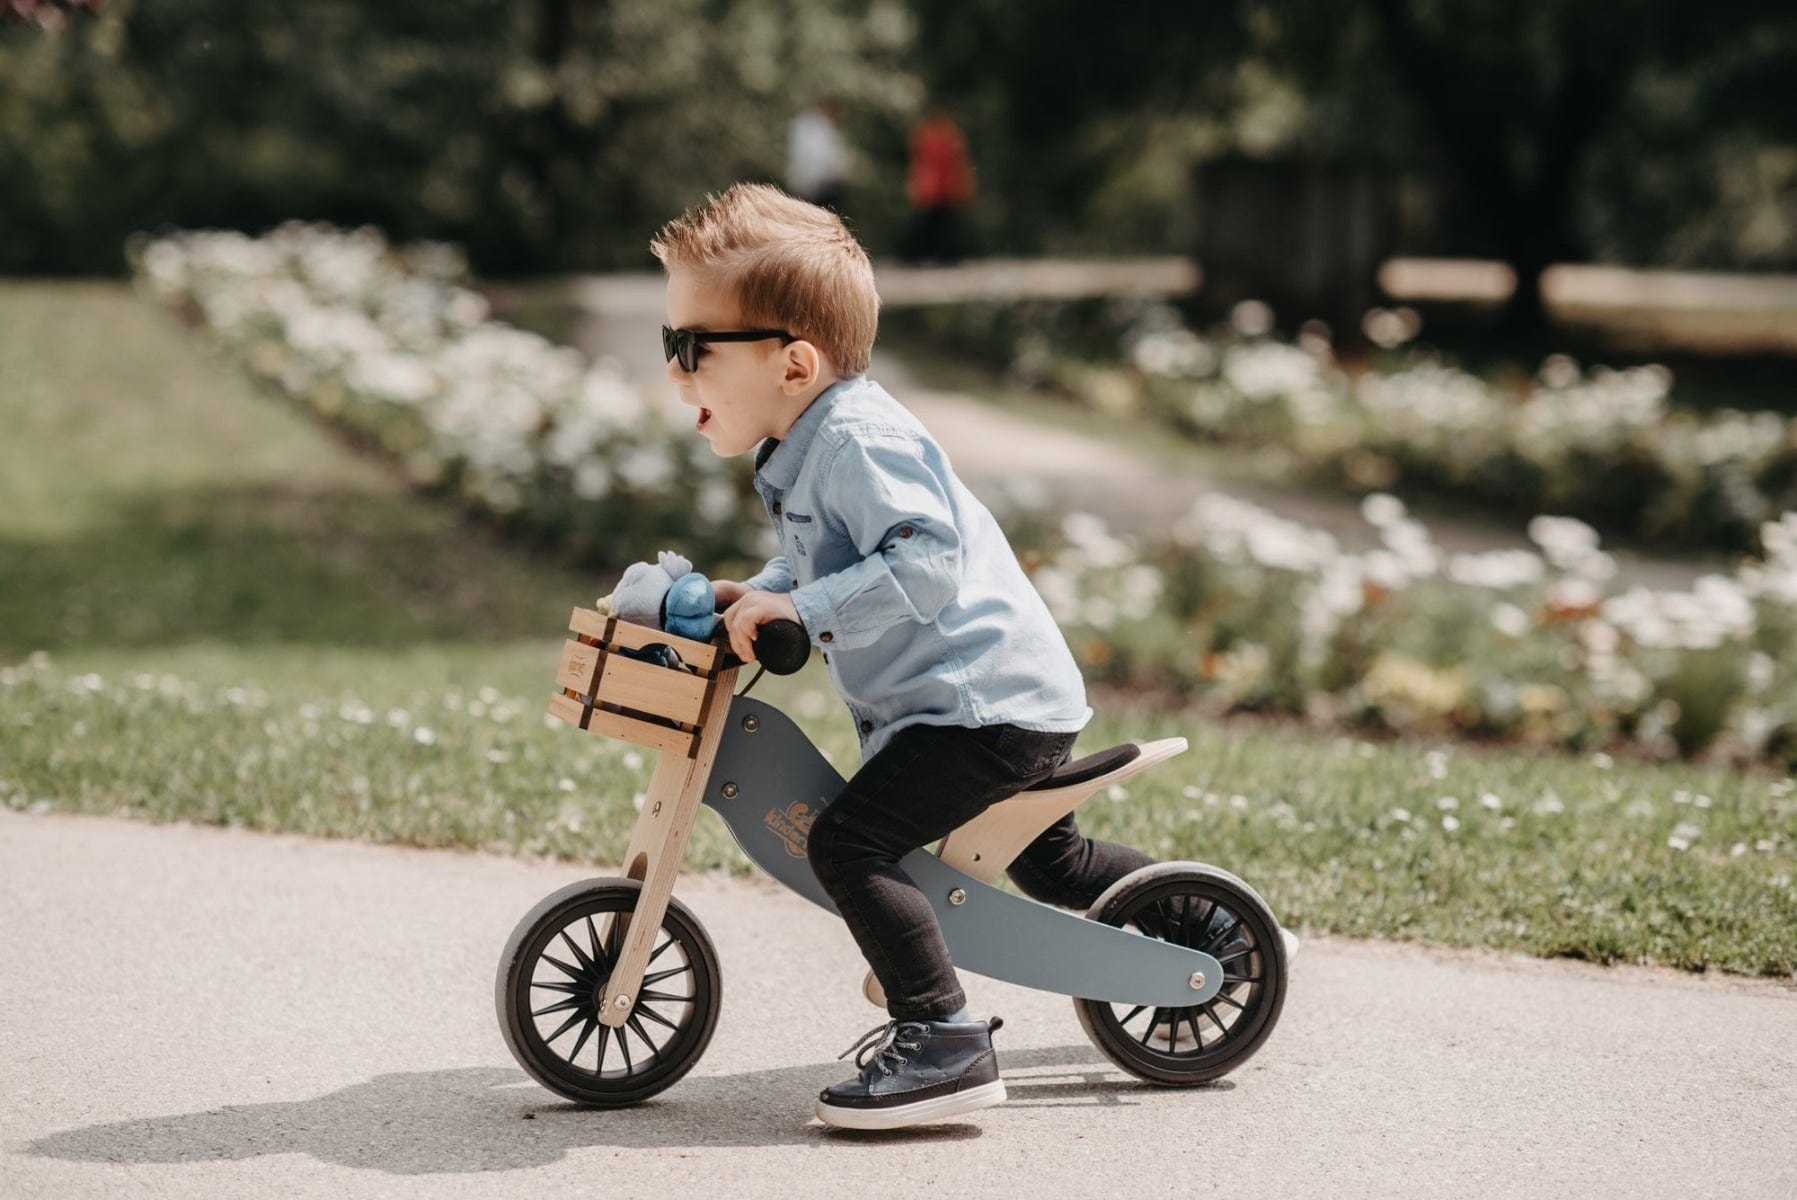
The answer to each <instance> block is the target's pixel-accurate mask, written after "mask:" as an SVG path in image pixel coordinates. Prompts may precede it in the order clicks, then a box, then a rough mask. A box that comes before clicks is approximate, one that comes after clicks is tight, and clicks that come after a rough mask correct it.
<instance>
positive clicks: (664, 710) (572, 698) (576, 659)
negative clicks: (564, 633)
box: [549, 608, 723, 758]
mask: <svg viewBox="0 0 1797 1200" xmlns="http://www.w3.org/2000/svg"><path fill="white" fill-rule="evenodd" d="M568 628H569V629H571V630H573V631H574V634H575V636H574V638H573V639H571V640H569V641H567V642H564V643H562V658H561V663H560V665H559V666H558V667H557V668H556V672H555V685H556V689H557V690H556V693H555V695H554V696H552V697H550V699H549V713H550V715H551V716H555V717H559V718H561V719H562V720H564V721H566V722H568V724H570V725H574V726H577V727H579V728H581V729H584V730H586V731H587V732H589V733H599V734H604V735H605V736H607V737H616V738H623V739H624V740H625V741H627V742H635V743H636V744H637V745H639V746H647V747H649V748H651V749H654V750H672V751H674V752H675V753H677V754H679V755H680V756H681V757H683V758H696V757H697V756H698V753H699V736H700V734H701V733H702V732H703V731H702V729H701V728H700V716H701V714H702V713H703V712H704V711H705V702H706V697H707V695H708V693H709V692H710V690H711V687H712V685H713V683H714V681H715V680H716V678H717V673H718V671H717V668H718V662H719V660H720V656H721V655H722V652H723V651H722V648H721V647H719V646H714V645H711V644H710V643H708V642H697V641H694V640H693V639H691V638H684V637H680V636H678V635H676V634H672V633H667V632H664V631H663V630H660V629H654V628H651V627H650V626H647V625H638V624H636V623H634V622H632V621H625V620H622V619H620V618H618V617H615V616H605V615H602V614H600V613H598V612H595V611H594V610H593V609H590V608H576V609H575V610H574V615H573V616H572V617H570V618H569V619H568ZM654 642H661V643H665V644H666V645H669V646H672V647H673V648H674V650H675V651H676V652H677V653H678V654H679V655H680V658H681V661H682V662H683V663H685V664H686V666H687V667H689V668H691V669H690V670H681V669H679V668H674V667H664V666H661V665H660V664H658V663H652V662H645V661H643V660H642V659H638V658H631V657H630V656H629V655H627V654H619V653H616V651H618V650H636V649H640V648H641V647H643V646H647V645H649V644H651V643H654Z"/></svg>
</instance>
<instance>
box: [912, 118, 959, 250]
mask: <svg viewBox="0 0 1797 1200" xmlns="http://www.w3.org/2000/svg"><path fill="white" fill-rule="evenodd" d="M910 153H911V169H910V172H909V174H908V175H907V177H906V180H905V193H906V195H907V196H908V197H909V199H910V201H911V208H912V213H913V215H912V221H911V230H910V236H909V239H908V243H909V244H908V246H907V248H906V257H907V258H909V259H910V260H911V261H913V262H939V263H953V262H956V261H959V260H960V259H961V258H963V257H965V256H966V253H967V248H966V245H965V232H964V225H963V215H962V214H963V213H964V212H965V211H966V209H967V208H968V207H969V206H970V205H972V203H973V193H974V186H973V163H972V161H971V160H970V159H969V158H968V156H967V139H966V138H965V137H964V136H962V134H961V128H960V126H958V125H956V124H955V121H954V118H953V117H951V116H949V114H948V110H947V109H945V108H943V107H942V106H940V105H932V106H931V107H930V109H929V111H928V112H927V113H926V114H925V116H924V119H923V120H922V121H921V122H919V123H918V125H917V126H916V127H915V128H913V129H912V130H911V137H910Z"/></svg>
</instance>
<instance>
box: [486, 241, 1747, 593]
mask: <svg viewBox="0 0 1797 1200" xmlns="http://www.w3.org/2000/svg"><path fill="white" fill-rule="evenodd" d="M1023 265H1028V264H998V265H997V266H995V267H993V268H992V271H993V272H995V274H994V275H993V276H992V278H1003V276H1002V274H1000V273H997V272H1000V270H1001V268H1004V269H1011V270H1016V269H1017V268H1019V267H1020V266H1023ZM1039 265H1040V266H1041V267H1042V268H1043V278H1042V279H1039V280H1035V281H1033V282H1032V286H1035V287H1037V288H1052V287H1055V286H1059V287H1061V288H1062V289H1063V290H1076V289H1077V288H1080V287H1084V288H1088V289H1097V290H1098V291H1100V292H1103V291H1104V290H1106V289H1109V290H1112V291H1115V290H1120V289H1121V288H1122V280H1121V279H1120V278H1118V277H1114V276H1115V275H1116V272H1115V271H1113V272H1110V273H1104V272H1097V271H1096V268H1088V269H1087V270H1085V271H1083V272H1082V271H1081V270H1079V269H1078V267H1079V264H1068V263H1052V262H1051V263H1044V264H1039ZM1113 266H1118V265H1117V264H1113ZM1120 267H1121V268H1129V269H1130V270H1135V271H1136V272H1137V273H1138V274H1141V275H1142V276H1143V277H1144V278H1145V279H1146V280H1147V282H1148V284H1157V283H1158V284H1160V285H1165V284H1167V283H1170V282H1171V280H1168V279H1161V275H1164V274H1167V273H1168V272H1167V270H1165V269H1156V268H1153V267H1152V266H1151V265H1143V266H1139V267H1138V266H1132V265H1131V264H1121V265H1120ZM1056 270H1058V271H1059V272H1060V275H1061V276H1062V277H1063V278H1060V279H1059V280H1058V281H1057V279H1056V277H1055V275H1054V271H1056ZM974 271H976V268H973V267H965V268H950V269H942V268H936V269H919V270H916V271H913V272H911V273H910V275H909V276H908V275H906V274H905V273H904V271H903V269H900V270H898V271H895V272H890V274H893V275H896V276H899V277H900V278H899V285H898V286H901V287H905V288H910V289H912V290H913V291H916V292H928V291H929V290H930V289H935V290H936V291H937V292H940V293H944V294H948V293H952V292H954V291H955V290H956V289H957V288H958V289H962V290H974V291H977V290H978V289H980V288H984V287H989V286H996V285H994V284H992V283H991V282H990V279H988V278H986V277H979V276H976V277H975V278H973V279H970V280H964V281H961V282H958V283H957V282H955V281H954V280H953V278H952V277H953V276H955V275H956V273H957V272H966V273H971V272H974ZM1127 275H1128V272H1127V271H1125V272H1124V274H1123V278H1127ZM911 276H916V277H917V278H912V277H911ZM542 286H544V287H548V286H549V285H542ZM571 286H573V292H574V293H575V294H574V296H573V299H574V301H575V303H574V305H573V307H574V310H575V311H576V312H577V313H579V314H580V315H578V316H577V317H575V318H574V319H573V322H572V326H571V328H570V330H569V332H568V334H567V336H568V337H569V339H570V340H571V341H572V342H573V343H574V344H575V345H577V346H578V347H580V348H581V349H582V350H584V351H586V352H587V353H589V354H593V355H597V356H605V357H610V358H612V359H614V360H616V361H617V362H618V364H619V365H620V366H621V367H623V369H624V371H625V372H626V374H627V375H628V376H629V377H630V378H631V379H632V380H633V381H634V382H635V383H636V384H637V386H638V387H639V388H640V389H642V391H643V392H644V394H645V395H647V396H650V397H662V396H669V395H671V388H672V386H673V385H672V384H671V383H669V382H668V380H667V377H666V366H667V364H666V362H665V360H664V359H663V358H662V354H661V335H660V332H659V330H660V326H661V324H662V323H663V322H664V321H665V320H666V319H667V311H666V298H665V286H666V285H665V281H664V280H663V279H662V278H661V277H660V276H652V275H616V276H585V277H582V278H581V279H580V280H579V281H578V284H577V285H571ZM881 286H882V288H885V287H887V286H888V284H887V275H886V274H882V276H881ZM1144 286H1147V285H1146V284H1145V285H1144ZM1148 290H1150V291H1153V290H1157V288H1156V287H1153V286H1150V287H1149V289H1148ZM1159 290H1167V289H1166V288H1165V287H1164V286H1161V287H1160V288H1159ZM552 291H553V289H552V288H551V291H541V290H539V291H536V292H532V293H531V296H532V297H533V299H534V301H535V302H536V303H543V302H545V298H546V297H550V296H551V292H552ZM489 294H490V295H491V296H492V298H493V300H494V304H495V310H496V312H497V313H498V315H500V316H502V317H503V316H505V315H507V314H508V313H509V312H511V311H513V306H515V305H517V304H519V303H521V302H523V301H524V300H525V289H520V288H512V287H508V286H500V287H496V288H491V289H489ZM906 294H907V295H909V294H910V293H906ZM561 302H563V303H566V302H568V301H567V299H566V298H564V299H563V301H561ZM882 302H883V303H884V293H883V294H882ZM869 373H870V374H871V375H872V376H873V377H874V378H875V379H878V380H879V381H880V382H881V383H882V384H883V385H884V386H885V387H886V388H887V390H888V391H890V392H892V394H893V395H894V396H895V397H896V398H897V399H898V400H899V401H900V402H901V403H903V404H904V405H905V406H906V407H907V408H909V409H911V411H912V412H914V413H916V414H917V417H918V419H919V420H921V421H922V422H923V423H924V425H925V426H926V427H927V428H928V429H929V430H930V432H931V434H932V435H933V436H935V438H936V439H937V441H939V442H940V443H941V444H942V447H943V449H944V450H945V451H947V453H948V456H949V460H950V462H952V463H953V464H954V467H955V471H956V473H957V474H959V475H960V476H961V478H962V479H963V480H964V481H965V482H966V483H967V484H968V486H969V487H970V488H972V489H973V490H974V491H975V493H976V494H977V493H979V492H980V491H981V488H982V487H984V486H990V485H993V484H996V483H1000V482H1010V481H1016V480H1027V481H1031V482H1033V483H1035V484H1037V485H1039V486H1040V487H1041V488H1042V489H1043V490H1044V495H1045V496H1046V498H1047V499H1048V500H1049V502H1050V503H1051V504H1053V505H1055V506H1057V507H1059V508H1061V509H1064V510H1074V509H1079V510H1084V511H1087V512H1092V513H1096V514H1098V515H1099V516H1101V517H1103V518H1104V519H1105V520H1106V521H1107V522H1108V523H1109V524H1110V526H1111V527H1112V528H1113V529H1117V530H1120V531H1124V532H1129V533H1133V534H1138V535H1149V534H1159V533H1162V532H1164V531H1165V530H1166V529H1167V528H1168V527H1169V526H1170V525H1171V524H1172V522H1173V521H1174V520H1175V519H1177V518H1178V517H1180V516H1182V515H1184V514H1185V513H1186V512H1188V511H1190V509H1191V507H1192V502H1193V501H1194V500H1196V499H1197V498H1198V497H1200V496H1203V495H1206V494H1209V493H1215V492H1222V493H1225V494H1228V495H1231V496H1235V497H1237V498H1239V499H1243V500H1248V501H1251V502H1253V503H1255V504H1258V505H1260V506H1261V507H1263V508H1267V509H1270V510H1272V511H1273V512H1275V513H1278V514H1279V515H1281V516H1283V517H1286V518H1288V519H1290V520H1294V521H1299V522H1302V523H1304V524H1306V525H1310V526H1313V527H1316V528H1321V529H1326V530H1328V531H1329V532H1330V533H1331V534H1333V535H1334V536H1335V538H1336V540H1337V541H1338V542H1340V543H1341V544H1342V545H1343V546H1344V547H1347V548H1349V549H1364V548H1367V547H1369V546H1372V545H1374V544H1376V542H1377V535H1376V533H1375V531H1374V530H1373V529H1372V528H1371V527H1370V526H1368V525H1367V523H1366V522H1365V521H1363V520H1362V519H1361V517H1360V506H1359V501H1358V500H1355V499H1353V498H1352V497H1348V496H1344V495H1341V494H1339V493H1333V492H1327V491H1317V490H1310V489H1304V488H1298V487H1278V486H1273V485H1269V484H1264V483H1256V482H1251V481H1247V480H1243V479H1238V478H1226V477H1223V476H1220V475H1219V474H1218V473H1217V472H1215V471H1214V470H1212V469H1210V468H1208V467H1206V466H1205V465H1204V462H1203V460H1204V459H1205V458H1207V457H1210V456H1207V455H1205V454H1204V453H1203V452H1202V451H1201V450H1199V449H1198V448H1195V447H1186V446H1182V445H1181V444H1180V443H1179V441H1178V439H1177V438H1174V437H1171V435H1170V437H1169V440H1168V442H1167V444H1166V446H1165V447H1163V448H1162V452H1161V453H1158V454H1145V453H1143V452H1141V451H1140V450H1138V449H1135V448H1133V447H1130V446H1127V445H1125V444H1123V443H1122V442H1120V441H1117V440H1111V439H1107V438H1102V437H1096V436H1092V435H1090V434H1088V433H1083V432H1079V431H1075V430H1072V429H1067V428H1062V427H1059V426H1057V425H1054V424H1050V423H1047V422H1043V421H1037V420H1032V419H1030V418H1028V417H1026V416H1023V415H1020V414H1018V413H1015V412H1010V411H1006V410H1004V409H1001V408H998V407H995V406H993V405H991V404H988V403H985V402H983V401H981V400H978V399H976V398H975V397H973V396H970V395H967V394H965V393H963V392H958V391H954V390H951V389H944V388H936V387H930V386H927V385H925V384H924V383H922V382H921V381H920V380H919V379H918V378H917V372H916V371H914V370H913V369H912V367H911V365H910V364H908V363H907V361H906V360H905V358H904V357H903V356H901V355H899V354H897V353H895V352H893V351H891V350H888V349H884V348H881V347H879V346H876V347H875V351H874V362H873V366H872V368H871V370H870V372H869ZM1421 515H1422V517H1423V519H1424V521H1425V523H1426V524H1427V525H1428V526H1429V529H1430V531H1431V533H1432V534H1433V535H1434V537H1435V539H1436V541H1437V542H1438V543H1439V544H1440V545H1441V546H1442V547H1443V548H1444V549H1446V550H1449V551H1482V550H1498V549H1517V548H1521V549H1529V550H1533V549H1535V546H1534V544H1533V543H1532V542H1530V541H1529V540H1528V538H1527V537H1526V536H1525V535H1524V534H1523V533H1522V532H1521V531H1520V529H1519V528H1518V527H1517V524H1516V523H1515V522H1513V521H1503V520H1493V521H1490V522H1479V521H1469V520H1465V519H1442V518H1440V517H1438V516H1432V515H1430V514H1428V513H1426V512H1424V513H1422V514H1421ZM1616 558H1617V564H1618V572H1619V577H1620V578H1621V579H1622V580H1623V581H1625V582H1629V583H1641V584H1645V585H1648V586H1652V587H1662V588H1684V587H1688V586H1690V583H1691V581H1692V580H1693V579H1695V578H1696V576H1697V575H1698V574H1699V573H1700V572H1701V571H1703V570H1726V569H1727V566H1726V562H1725V560H1722V559H1720V558H1712V559H1710V560H1708V561H1707V562H1700V561H1698V560H1696V559H1694V558H1686V557H1682V556H1666V557H1653V558H1646V557H1643V556H1641V555H1638V554H1631V553H1627V552H1618V553H1617V554H1616Z"/></svg>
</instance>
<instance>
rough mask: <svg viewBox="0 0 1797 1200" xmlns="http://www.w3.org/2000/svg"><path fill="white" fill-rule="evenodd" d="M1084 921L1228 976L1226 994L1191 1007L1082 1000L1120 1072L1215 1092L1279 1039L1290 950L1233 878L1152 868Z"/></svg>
mask: <svg viewBox="0 0 1797 1200" xmlns="http://www.w3.org/2000/svg"><path fill="white" fill-rule="evenodd" d="M1086 916H1087V917H1088V918H1089V919H1091V920H1094V921H1103V922H1104V923H1105V924H1107V925H1116V926H1121V927H1127V928H1131V929H1134V930H1135V931H1136V932H1137V933H1140V934H1143V935H1144V936H1146V937H1151V938H1156V939H1159V940H1161V941H1169V942H1175V943H1177V944H1179V945H1182V946H1188V947H1190V948H1192V949H1194V950H1202V951H1204V952H1205V953H1206V954H1209V955H1211V956H1212V957H1214V958H1216V960H1217V961H1218V962H1219V963H1220V964H1221V965H1222V967H1223V988H1222V990H1221V991H1219V992H1218V993H1217V994H1216V995H1215V996H1214V997H1212V998H1211V999H1210V1000H1208V1001H1206V1002H1205V1003H1203V1004H1196V1005H1191V1006H1189V1007H1184V1008H1165V1007H1160V1006H1157V1005H1153V1004H1113V1003H1111V1002H1109V1001H1104V1000H1085V999H1080V998H1075V999H1074V1001H1073V1009H1074V1012H1075V1013H1076V1014H1077V1015H1078V1017H1079V1023H1080V1025H1081V1026H1082V1027H1084V1029H1085V1031H1086V1036H1088V1037H1089V1038H1091V1039H1092V1044H1093V1045H1094V1046H1096V1047H1098V1050H1099V1052H1100V1053H1102V1054H1103V1055H1104V1056H1105V1057H1106V1058H1108V1059H1110V1060H1111V1062H1113V1063H1115V1064H1116V1065H1117V1066H1118V1067H1120V1068H1122V1069H1123V1070H1125V1071H1127V1072H1129V1073H1130V1074H1131V1075H1134V1076H1136V1077H1137V1078H1138V1079H1143V1080H1146V1081H1148V1082H1149V1083H1158V1084H1163V1085H1166V1086H1169V1087H1189V1086H1191V1085H1193V1084H1200V1083H1208V1082H1210V1081H1211V1080H1213V1079H1217V1078H1220V1077H1221V1076H1223V1075H1226V1074H1228V1073H1229V1072H1230V1071H1233V1070H1234V1069H1235V1068H1237V1067H1239V1066H1241V1065H1242V1063H1244V1062H1246V1061H1247V1060H1248V1058H1249V1057H1250V1056H1251V1055H1253V1054H1254V1052H1255V1051H1256V1050H1258V1049H1260V1047H1261V1044H1262V1043H1263V1042H1265V1041H1266V1040H1267V1036H1268V1035H1269V1034H1271V1033H1272V1032H1273V1026H1274V1025H1275V1024H1276V1023H1277V1022H1278V1020H1279V1012H1280V1009H1281V1008H1283V1007H1284V1005H1285V983H1286V958H1285V946H1284V944H1283V942H1282V941H1281V939H1280V937H1279V922H1278V921H1277V920H1275V919H1274V916H1273V911H1272V909H1270V908H1268V907H1267V904H1266V901H1264V900H1262V899H1261V898H1260V896H1259V895H1258V894H1257V893H1256V892H1255V890H1254V889H1253V888H1251V887H1249V886H1248V885H1247V884H1246V883H1243V882H1242V881H1241V880H1240V879H1237V878H1236V877H1235V876H1234V875H1231V874H1230V873H1229V872H1227V871H1224V870H1221V869H1219V868H1217V867H1212V866H1207V865H1205V864H1204V863H1195V862H1164V863H1155V864H1154V865H1152V866H1147V867H1143V868H1141V869H1140V870H1137V871H1132V872H1130V873H1129V874H1128V875H1125V876H1124V877H1123V878H1122V879H1119V880H1118V881H1117V882H1116V883H1114V884H1112V885H1111V886H1110V887H1109V888H1108V889H1107V890H1106V891H1105V893H1104V894H1103V895H1102V896H1100V897H1099V898H1098V899H1097V900H1096V901H1094V902H1093V904H1092V907H1091V908H1090V909H1089V910H1087V912H1086Z"/></svg>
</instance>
